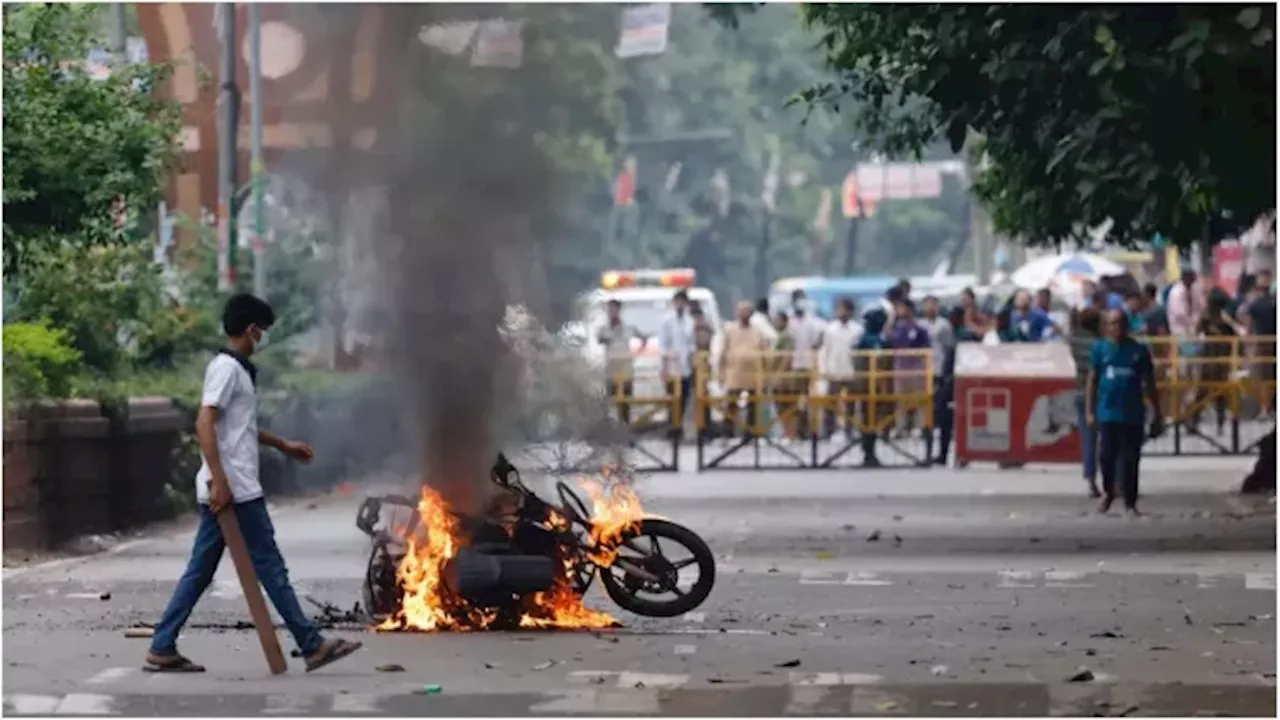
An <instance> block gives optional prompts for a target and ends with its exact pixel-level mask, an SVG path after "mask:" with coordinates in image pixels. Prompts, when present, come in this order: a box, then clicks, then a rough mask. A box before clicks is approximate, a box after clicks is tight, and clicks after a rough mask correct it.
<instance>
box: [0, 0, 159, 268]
mask: <svg viewBox="0 0 1280 720" xmlns="http://www.w3.org/2000/svg"><path fill="white" fill-rule="evenodd" d="M98 14H99V10H98V8H97V7H96V6H93V5H80V4H75V5H72V4H54V3H47V4H46V3H37V4H31V5H17V6H12V7H9V6H6V8H5V23H4V140H3V142H4V244H5V252H4V277H5V279H6V280H11V279H13V278H15V277H17V276H18V275H19V274H20V270H22V269H23V268H24V267H25V266H26V264H27V263H28V262H30V261H33V258H34V257H35V256H37V255H38V254H39V253H40V252H41V251H42V250H55V251H56V249H57V248H58V246H60V245H62V244H70V245H74V246H80V247H88V246H98V245H107V244H112V243H119V242H124V241H126V240H127V237H126V235H125V233H124V232H122V229H121V228H120V227H118V226H117V222H116V221H117V217H118V216H119V213H120V209H121V206H120V204H119V203H123V205H124V207H126V208H128V209H129V211H131V212H138V211H142V212H147V211H149V210H150V208H153V207H155V205H156V204H157V203H158V202H159V200H160V199H161V196H162V192H163V187H164V186H163V180H164V177H165V173H166V172H167V171H168V170H169V168H170V167H171V164H172V162H173V161H174V159H175V158H176V157H177V154H176V153H177V149H178V145H177V142H178V131H179V127H180V125H179V114H178V108H177V106H176V105H175V104H173V103H172V102H170V101H167V100H164V99H162V98H161V97H160V96H159V95H158V93H156V92H155V88H156V87H157V85H158V83H159V82H160V81H161V80H163V78H164V77H165V76H166V74H167V73H168V68H167V67H166V66H161V65H134V66H128V67H122V68H118V69H117V70H116V71H115V72H113V73H112V75H111V76H110V77H109V78H106V79H95V78H93V77H91V76H90V75H89V74H88V72H86V70H85V69H84V67H83V62H84V60H85V58H87V57H88V54H89V50H90V49H91V48H92V47H94V46H100V45H101V43H100V42H98V40H99V38H98V37H96V36H95V31H96V28H97V27H98V25H99V18H98Z"/></svg>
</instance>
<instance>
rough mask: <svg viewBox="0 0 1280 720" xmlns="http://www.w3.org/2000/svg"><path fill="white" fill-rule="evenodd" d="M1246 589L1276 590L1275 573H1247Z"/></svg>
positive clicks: (1245, 577) (1245, 576)
mask: <svg viewBox="0 0 1280 720" xmlns="http://www.w3.org/2000/svg"><path fill="white" fill-rule="evenodd" d="M1244 587H1245V589H1246V590H1275V589H1276V576H1275V575H1274V574H1273V573H1245V574H1244Z"/></svg>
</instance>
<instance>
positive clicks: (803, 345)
mask: <svg viewBox="0 0 1280 720" xmlns="http://www.w3.org/2000/svg"><path fill="white" fill-rule="evenodd" d="M787 328H788V331H789V332H790V333H791V337H793V338H795V341H796V349H795V353H794V354H793V355H792V360H791V369H792V370H793V371H795V372H796V373H812V372H813V371H814V370H815V369H816V366H817V360H818V348H819V347H821V345H822V323H821V321H819V320H818V319H817V318H816V317H814V316H813V315H812V314H811V313H810V312H809V300H808V298H807V297H806V296H805V293H804V290H796V291H795V292H794V293H792V294H791V322H790V323H789V324H788V326H787ZM797 377H798V376H797ZM795 387H796V390H797V394H799V395H800V396H801V403H802V410H801V412H800V419H799V422H798V425H799V427H800V436H801V437H805V438H807V437H808V436H809V431H810V426H809V410H808V396H809V393H810V392H812V391H813V388H812V387H811V386H810V384H809V383H808V382H797V383H796V386H795Z"/></svg>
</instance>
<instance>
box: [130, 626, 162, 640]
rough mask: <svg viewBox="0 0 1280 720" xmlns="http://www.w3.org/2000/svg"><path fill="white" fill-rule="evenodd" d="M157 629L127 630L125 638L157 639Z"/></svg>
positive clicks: (135, 628)
mask: <svg viewBox="0 0 1280 720" xmlns="http://www.w3.org/2000/svg"><path fill="white" fill-rule="evenodd" d="M155 634H156V629H155V628H153V627H131V628H126V629H125V631H124V636H125V637H127V638H149V637H155Z"/></svg>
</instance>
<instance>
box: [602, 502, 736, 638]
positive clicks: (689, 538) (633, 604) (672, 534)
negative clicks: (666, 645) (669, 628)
mask: <svg viewBox="0 0 1280 720" xmlns="http://www.w3.org/2000/svg"><path fill="white" fill-rule="evenodd" d="M644 535H651V536H654V537H658V538H666V539H669V540H672V541H674V542H676V543H678V544H680V545H681V546H682V547H684V548H685V549H686V550H689V551H690V552H691V553H693V557H694V560H695V561H696V562H697V565H698V582H696V583H694V586H693V587H692V588H690V589H689V592H688V593H686V594H685V596H684V597H679V598H676V599H675V600H671V601H666V602H659V601H654V600H646V599H644V598H640V597H636V596H635V595H633V594H632V593H631V592H629V591H628V590H627V588H626V587H624V586H623V584H622V583H621V582H620V581H619V580H618V578H617V577H616V576H614V574H613V573H611V572H609V570H608V568H601V569H600V582H601V583H602V584H603V585H604V590H605V592H606V593H608V595H609V599H611V600H613V601H614V602H615V603H617V604H618V607H620V608H622V609H623V610H627V611H630V612H633V613H635V614H636V615H643V616H645V617H676V616H677V615H683V614H685V613H687V612H690V611H691V610H693V609H694V608H696V607H698V606H699V605H701V604H702V603H703V602H705V601H706V599H707V596H709V595H710V594H711V588H712V587H713V586H714V585H715V583H716V558H715V555H713V554H712V552H711V548H710V547H708V546H707V543H706V541H704V540H703V539H702V538H701V537H699V536H698V534H697V533H695V532H694V531H692V530H690V529H689V528H687V527H684V526H683V525H677V524H675V523H673V522H668V521H666V520H657V519H648V520H644V521H642V522H641V523H640V528H639V531H638V532H636V533H635V534H634V535H633V536H632V537H640V536H644Z"/></svg>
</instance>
